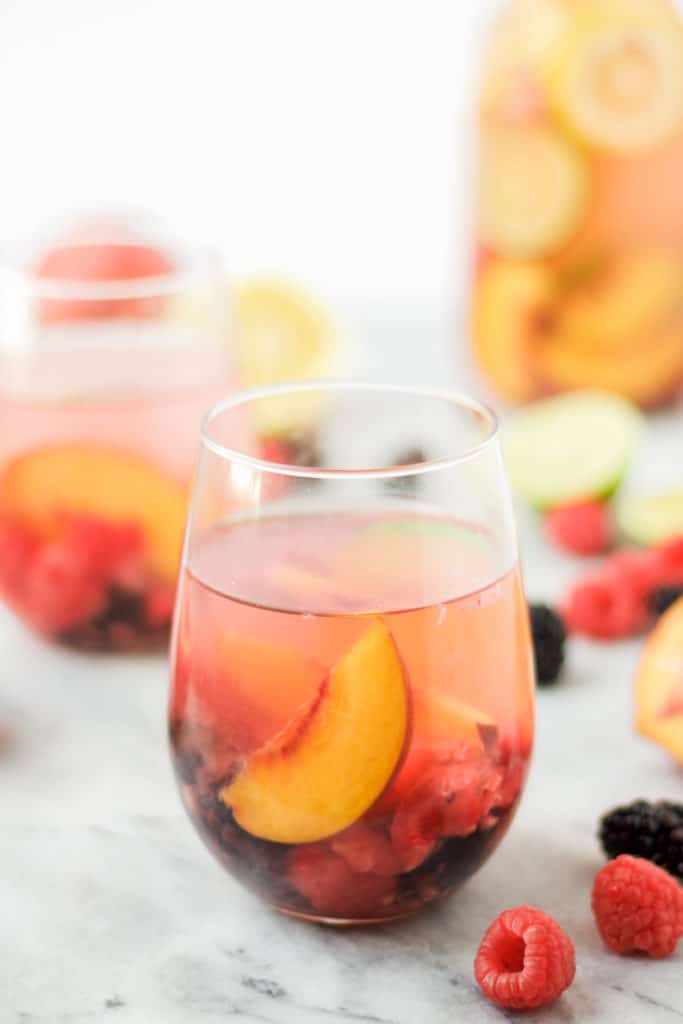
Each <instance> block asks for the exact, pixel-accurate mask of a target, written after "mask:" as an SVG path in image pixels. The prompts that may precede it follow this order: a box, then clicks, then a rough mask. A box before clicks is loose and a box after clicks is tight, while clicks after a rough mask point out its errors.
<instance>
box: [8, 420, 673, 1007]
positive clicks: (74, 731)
mask: <svg viewBox="0 0 683 1024" xmlns="http://www.w3.org/2000/svg"><path fill="white" fill-rule="evenodd" d="M657 436H659V442H660V443H659V444H657V445H656V446H655V445H654V441H655V438H657ZM682 437H683V423H682V421H681V420H680V419H678V418H675V417H668V418H666V417H665V418H662V419H661V420H660V421H658V422H656V423H655V424H654V425H653V426H652V427H651V434H650V442H651V445H652V446H651V448H650V449H649V453H650V454H649V455H646V456H644V457H643V459H641V466H643V467H645V469H646V471H647V475H648V477H649V478H650V479H656V478H657V475H658V474H659V475H660V476H661V477H662V479H665V478H666V477H667V476H668V477H670V476H671V473H672V472H673V469H674V467H675V468H676V469H678V465H677V463H676V462H675V461H671V460H672V459H674V460H675V457H676V454H677V453H679V452H680V442H681V438H682ZM655 453H659V454H658V458H655V457H654V456H655ZM679 458H680V455H679ZM667 467H668V469H667ZM522 534H523V538H524V549H525V556H526V565H527V584H528V591H529V594H530V596H531V597H532V598H535V599H539V598H553V597H554V596H556V595H557V594H558V593H559V592H560V591H561V589H562V587H563V586H564V585H565V583H566V581H567V579H569V578H570V577H571V575H572V574H573V573H574V572H576V565H575V564H574V563H572V562H571V561H570V560H565V559H562V558H560V557H558V556H556V555H553V554H552V553H550V552H549V551H548V550H547V549H546V548H545V547H544V545H543V543H542V541H541V540H540V538H539V537H538V535H537V532H536V529H535V524H533V523H531V522H530V521H526V520H524V517H523V523H522ZM639 650H640V644H639V643H635V642H634V643H628V644H623V645H617V646H609V647H603V646H599V645H594V644H591V643H587V642H586V643H583V642H575V643H572V646H571V651H570V657H569V664H568V668H567V673H566V679H565V682H564V684H563V685H562V686H561V687H558V688H557V689H556V690H555V691H552V692H543V693H541V694H540V695H539V699H538V743H537V750H536V755H535V759H534V764H533V770H532V775H531V780H530V784H529V786H528V790H527V792H526V795H525V798H524V801H523V804H522V807H521V810H520V812H519V814H518V817H517V819H516V821H515V823H514V825H513V827H512V829H511V832H510V834H509V836H508V838H507V839H506V840H505V842H504V843H503V845H502V847H501V848H500V850H499V851H498V852H497V853H496V855H495V856H494V857H493V859H492V860H491V861H490V862H489V863H488V865H487V866H486V867H485V868H484V869H483V870H482V871H481V872H480V873H479V874H478V875H476V876H475V878H474V879H472V880H471V881H470V882H469V883H468V885H467V886H466V887H465V888H464V889H463V890H462V891H461V892H460V893H458V894H456V895H455V896H454V897H453V898H452V899H451V900H450V902H448V903H446V904H445V905H443V906H442V907H440V908H438V909H435V910H432V911H429V912H427V913H425V914H424V915H423V916H422V917H419V918H416V919H414V920H412V921H409V922H407V923H404V924H399V925H394V926H391V927H385V928H380V929H377V930H369V931H340V932H336V931H331V930H326V929H323V928H319V927H315V926H308V925H305V924H302V923H298V922H294V921H290V920H288V919H285V918H282V917H279V916H277V915H276V914H274V913H272V912H270V911H269V910H267V909H265V908H264V907H262V906H261V905H260V904H259V903H258V902H257V901H256V900H255V899H254V898H252V897H251V896H250V895H248V894H247V893H245V892H243V891H242V890H241V889H240V888H239V887H238V885H237V884H236V883H234V882H233V881H231V879H230V878H228V876H227V875H226V874H224V873H223V871H222V870H221V869H220V868H219V867H218V866H217V864H216V863H215V862H214V861H213V860H212V858H211V857H210V855H209V854H208V853H207V852H206V850H205V849H204V848H203V847H202V845H201V844H200V842H199V840H198V839H197V838H196V836H195V834H194V833H193V831H192V829H191V826H190V824H189V822H188V821H187V819H186V818H185V816H184V813H183V812H182V810H181V807H180V804H179V801H178V799H177V796H176V792H175V788H174V783H173V780H172V777H171V770H170V766H169V761H168V756H167V751H166V745H165V723H164V715H165V703H166V690H167V672H166V666H165V664H164V661H163V659H161V658H159V659H154V658H147V659H143V658H131V659H124V660H116V659H107V658H104V659H91V658H89V657H86V656H79V655H77V654H68V653H64V652H62V651H57V650H52V649H50V648H49V647H47V646H44V645H39V644H38V643H36V642H35V641H34V640H33V639H31V638H30V637H29V636H28V635H27V634H26V633H25V632H24V631H23V630H22V629H21V628H20V627H19V626H17V625H16V624H14V623H13V622H12V621H10V620H9V618H8V617H6V616H4V615H3V614H2V613H0V724H1V732H0V808H1V811H2V827H1V829H0V1024H218V1022H220V1024H225V1022H226V1021H231V1020H237V1021H244V1022H249V1024H336V1022H339V1024H344V1022H348V1024H354V1022H359V1024H418V1022H419V1024H451V1022H453V1021H466V1022H467V1024H479V1022H482V1024H484V1022H489V1021H490V1022H495V1021H496V1020H500V1019H508V1020H516V1019H522V1018H521V1017H519V1018H518V1017H517V1016H516V1015H514V1014H509V1013H508V1014H505V1013H501V1011H499V1010H497V1009H495V1008H494V1007H492V1006H490V1005H489V1004H487V1003H486V1002H485V1001H484V1000H483V998H482V997H481V996H480V994H479V992H478V990H477V988H476V986H475V984H474V981H473V977H472V959H473V956H474V953H475V950H476V947H477V944H478V942H479V940H480V938H481V935H482V934H483V932H484V930H485V928H486V927H487V925H488V924H489V922H490V921H491V920H492V919H493V918H494V917H495V916H496V914H497V913H498V912H499V911H500V910H502V909H503V908H505V907H508V906H513V905H516V904H520V903H524V902H530V903H534V904H537V905H540V906H542V907H543V908H544V909H545V910H547V911H548V912H550V913H552V914H554V915H555V916H556V917H557V918H558V920H559V921H560V922H561V923H562V924H563V925H564V926H565V927H566V929H567V930H568V931H569V933H570V934H571V935H572V937H573V938H574V940H575V943H576V946H577V952H578V973H577V978H576V981H575V983H574V985H573V987H572V988H571V989H570V990H569V992H568V993H567V994H566V995H565V996H564V997H563V998H562V999H561V1001H560V1002H558V1003H557V1004H556V1005H555V1006H554V1007H552V1008H550V1009H546V1010H542V1011H539V1012H538V1013H536V1014H534V1015H531V1016H530V1017H526V1018H524V1019H531V1020H542V1021H544V1022H548V1024H569V1022H576V1024H579V1022H580V1024H589V1022H596V1024H612V1022H619V1024H643V1022H645V1024H672V1022H675V1021H677V1020H681V1021H683V980H682V979H683V950H681V951H679V953H678V954H677V955H676V956H674V957H673V958H671V959H670V960H668V961H663V962H657V963H655V962H649V961H647V960H644V959H635V958H619V957H616V956H613V955H610V954H609V953H607V952H606V951H605V949H604V948H603V946H602V944H601V942H600V939H599V937H598V935H597V933H596V930H595V927H594V925H593V921H592V916H591V912H590V907H589V894H590V886H591V881H592V878H593V875H594V873H595V871H596V870H597V869H598V868H599V866H600V865H601V863H602V857H601V854H600V850H599V848H598V845H597V842H596V840H595V830H596V823H597V820H598V818H599V816H600V814H601V813H602V812H603V811H604V810H605V809H607V808H609V807H611V806H612V805H614V804H616V803H619V802H620V801H629V800H631V799H633V798H635V797H639V796H644V797H651V798H656V797H669V798H674V799H679V800H680V799H681V793H682V791H683V775H681V773H680V772H679V771H677V769H676V768H675V767H674V766H673V764H672V763H671V762H670V761H669V759H668V758H667V757H666V756H665V755H664V754H663V753H662V752H661V751H659V750H658V749H657V748H655V747H654V746H651V745H649V744H647V743H645V742H644V741H641V740H639V739H636V738H635V737H634V736H633V733H632V728H631V706H630V688H631V682H632V676H633V671H634V666H635V663H636V659H637V657H638V653H639Z"/></svg>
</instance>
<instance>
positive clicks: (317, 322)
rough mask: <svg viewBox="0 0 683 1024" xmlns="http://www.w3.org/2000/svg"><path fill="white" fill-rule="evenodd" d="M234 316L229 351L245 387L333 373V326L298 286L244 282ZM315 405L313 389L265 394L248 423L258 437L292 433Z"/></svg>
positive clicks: (307, 422) (311, 416) (303, 426)
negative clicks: (232, 346)
mask: <svg viewBox="0 0 683 1024" xmlns="http://www.w3.org/2000/svg"><path fill="white" fill-rule="evenodd" d="M235 316H236V328H235V353H236V357H237V362H238V366H239V371H240V375H241V379H242V382H243V383H244V384H245V385H246V386H247V387H253V388H258V387H263V386H265V385H270V384H280V383H282V382H283V381H290V380H309V379H314V378H320V377H329V376H332V375H333V372H334V368H335V364H336V361H337V352H338V341H337V331H336V327H335V324H334V322H333V321H332V318H331V317H330V315H329V314H328V312H327V310H325V309H324V307H323V306H322V305H321V304H320V303H318V302H317V301H316V300H315V299H314V298H312V296H310V295H309V294H307V293H306V292H305V291H304V290H303V289H302V288H298V287H296V286H294V285H291V284H288V283H286V282H283V281H276V280H254V281H247V282H246V283H244V284H242V285H241V286H239V287H238V288H237V289H236V292H235ZM319 408H320V394H319V393H318V392H315V391H312V392H310V393H306V392H299V393H296V394H289V395H283V396H282V397H281V398H280V399H277V400H275V399H273V398H271V399H269V400H268V401H267V402H261V403H257V404H256V405H255V410H254V419H255V423H254V426H255V428H256V429H257V431H258V433H259V434H261V435H263V436H264V437H271V438H277V437H282V436H288V435H289V436H292V437H296V436H299V435H301V433H303V432H305V431H306V430H307V429H308V428H310V426H311V424H312V423H314V422H315V419H316V417H317V415H318V412H319Z"/></svg>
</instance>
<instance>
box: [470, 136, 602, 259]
mask: <svg viewBox="0 0 683 1024" xmlns="http://www.w3.org/2000/svg"><path fill="white" fill-rule="evenodd" d="M588 196H589V179H588V172H587V169H586V167H585V164H584V161H583V157H582V156H581V154H580V153H579V152H578V150H575V149H573V148H572V147H571V145H570V144H569V143H568V142H566V141H565V140H564V139H563V138H562V137H561V136H560V135H557V134H556V133H554V132H553V131H551V130H550V129H547V128H529V129H523V128H518V129H515V130H502V129H501V130H498V131H494V132H491V133H490V134H488V135H487V136H486V137H485V138H484V141H483V144H482V151H481V155H480V179H479V230H480V237H481V240H482V242H483V243H484V245H487V246H489V247H490V248H491V249H493V250H495V251H496V252H498V253H500V254H501V255H502V256H507V257H512V258H517V259H525V258H527V259H528V258H531V257H535V256H540V255H542V254H544V253H548V252H551V251H552V250H554V249H557V248H559V246H561V245H562V244H563V243H565V242H566V241H568V239H569V238H570V237H571V235H572V233H573V232H574V231H575V230H576V228H577V227H578V225H579V223H580V221H581V217H582V215H583V213H584V210H585V208H586V204H587V202H588Z"/></svg>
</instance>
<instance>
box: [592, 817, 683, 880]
mask: <svg viewBox="0 0 683 1024" xmlns="http://www.w3.org/2000/svg"><path fill="white" fill-rule="evenodd" d="M598 836H599V839H600V842H601V844H602V847H603V849H604V851H605V853H606V854H607V856H608V857H610V858H613V857H618V856H619V855H620V854H622V853H629V854H631V856H633V857H644V858H645V859H646V860H651V861H652V863H653V864H657V865H658V866H659V867H661V868H664V869H665V870H666V871H668V872H669V874H671V875H674V877H676V878H679V879H680V880H681V881H683V804H672V803H667V802H666V801H664V800H662V801H660V802H659V803H656V804H651V803H649V802H648V801H647V800H636V801H634V803H632V804H628V805H626V806H624V807H616V808H615V809H614V810H613V811H610V812H609V814H606V815H605V816H604V817H603V818H602V820H601V822H600V830H599V832H598Z"/></svg>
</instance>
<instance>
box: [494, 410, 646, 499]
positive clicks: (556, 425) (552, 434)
mask: <svg viewBox="0 0 683 1024" xmlns="http://www.w3.org/2000/svg"><path fill="white" fill-rule="evenodd" d="M641 428H642V417H641V415H640V413H639V412H638V411H637V409H635V408H634V407H633V406H632V405H631V404H630V403H629V402H626V401H624V400H623V399H621V398H618V397H617V396H615V395H610V394H606V393H601V392H599V391H584V392H579V393H576V394H568V395H561V396H559V397H557V398H549V399H546V400H544V401H541V402H536V403H535V404H533V405H530V406H529V407H528V408H526V409H523V410H521V411H519V412H517V413H516V415H515V418H514V419H513V421H512V422H511V424H510V426H509V427H508V431H507V436H506V438H505V455H506V459H507V467H508V472H509V473H510V478H511V481H512V485H513V487H514V488H515V490H516V491H517V492H518V493H519V495H520V496H521V497H523V498H526V500H527V501H528V502H530V504H532V505H533V506H535V507H537V508H540V509H547V508H554V507H556V506H558V505H564V504H568V503H570V502H574V501H579V500H583V499H590V498H600V497H606V496H608V495H610V494H611V493H613V491H614V490H615V489H616V487H617V486H618V484H619V483H620V481H621V479H622V477H623V476H624V473H625V472H626V469H627V468H628V465H629V462H630V459H631V456H632V454H633V451H634V448H635V446H636V444H637V442H638V439H639V437H640V432H641Z"/></svg>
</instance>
